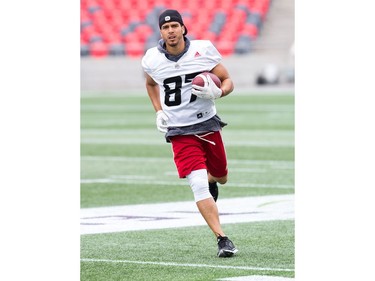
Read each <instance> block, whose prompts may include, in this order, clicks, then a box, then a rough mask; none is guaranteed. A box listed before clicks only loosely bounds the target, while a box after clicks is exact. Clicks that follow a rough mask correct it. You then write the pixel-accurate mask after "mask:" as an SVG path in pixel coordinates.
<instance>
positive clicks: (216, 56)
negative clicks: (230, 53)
mask: <svg viewBox="0 0 375 281" xmlns="http://www.w3.org/2000/svg"><path fill="white" fill-rule="evenodd" d="M206 58H207V60H208V61H209V62H210V63H211V64H214V66H213V67H212V68H214V67H215V66H216V65H218V64H219V63H220V62H221V61H222V59H223V58H222V56H221V54H220V53H219V51H218V50H217V49H216V48H215V46H214V45H213V44H212V43H211V41H207V48H206ZM212 68H211V69H212Z"/></svg>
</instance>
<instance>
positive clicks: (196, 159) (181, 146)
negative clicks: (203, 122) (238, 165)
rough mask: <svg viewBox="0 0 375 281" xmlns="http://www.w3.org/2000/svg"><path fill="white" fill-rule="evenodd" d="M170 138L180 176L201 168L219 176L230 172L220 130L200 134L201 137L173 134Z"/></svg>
mask: <svg viewBox="0 0 375 281" xmlns="http://www.w3.org/2000/svg"><path fill="white" fill-rule="evenodd" d="M202 136H204V137H202ZM170 140H171V143H172V150H173V154H174V161H175V164H176V167H177V171H178V174H179V177H180V178H184V177H186V176H187V175H189V174H190V173H191V172H192V171H195V170H199V169H207V171H208V172H209V173H210V174H211V175H212V176H214V177H217V178H220V177H224V176H226V175H227V174H228V168H227V157H226V153H225V148H224V144H223V140H222V138H221V132H220V131H219V132H212V134H200V137H197V136H195V135H186V136H185V135H180V136H173V137H170ZM212 142H213V143H215V145H214V144H213V143H212Z"/></svg>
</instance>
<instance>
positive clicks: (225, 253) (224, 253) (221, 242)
mask: <svg viewBox="0 0 375 281" xmlns="http://www.w3.org/2000/svg"><path fill="white" fill-rule="evenodd" d="M217 245H218V252H217V256H218V257H220V258H228V257H231V256H233V255H234V254H235V253H237V252H238V250H237V249H236V247H235V246H234V244H233V242H232V241H230V240H229V238H228V237H226V236H225V237H221V236H219V237H218V238H217Z"/></svg>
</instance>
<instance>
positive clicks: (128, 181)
mask: <svg viewBox="0 0 375 281" xmlns="http://www.w3.org/2000/svg"><path fill="white" fill-rule="evenodd" d="M81 183H82V184H90V183H125V184H134V185H136V184H141V185H148V184H151V185H181V186H188V185H187V183H186V182H181V181H178V182H177V181H176V182H173V181H158V180H144V179H142V180H141V179H139V180H137V179H130V178H129V179H121V178H120V179H114V178H103V179H81ZM228 186H229V185H228ZM230 186H234V187H255V188H257V187H259V188H294V185H291V184H258V183H233V182H232V183H230Z"/></svg>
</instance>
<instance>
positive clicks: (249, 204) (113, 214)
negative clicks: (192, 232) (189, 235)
mask: <svg viewBox="0 0 375 281" xmlns="http://www.w3.org/2000/svg"><path fill="white" fill-rule="evenodd" d="M217 205H218V208H219V213H220V221H221V223H222V224H231V223H243V222H256V221H271V220H291V219H294V194H285V195H268V196H253V197H240V198H228V199H219V200H218V202H217ZM80 221H81V234H82V235H86V234H98V233H111V232H125V231H136V230H148V229H166V228H176V227H187V226H198V225H206V222H205V220H204V219H203V217H202V216H201V214H200V213H199V212H198V209H197V206H196V205H195V203H194V201H193V200H192V201H182V202H170V203H154V204H138V205H124V206H112V207H99V208H84V209H81V220H80Z"/></svg>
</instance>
